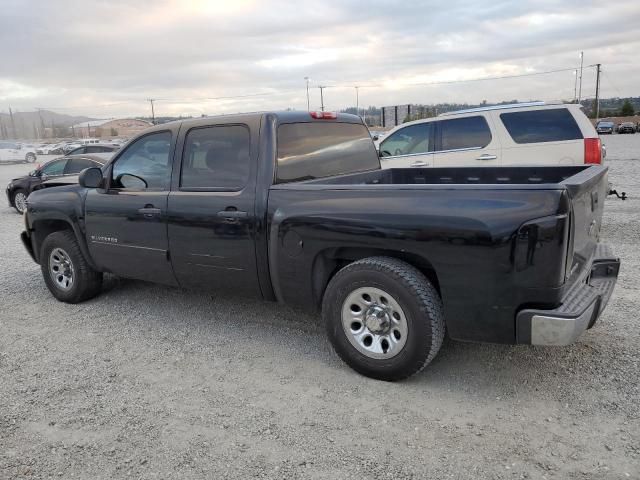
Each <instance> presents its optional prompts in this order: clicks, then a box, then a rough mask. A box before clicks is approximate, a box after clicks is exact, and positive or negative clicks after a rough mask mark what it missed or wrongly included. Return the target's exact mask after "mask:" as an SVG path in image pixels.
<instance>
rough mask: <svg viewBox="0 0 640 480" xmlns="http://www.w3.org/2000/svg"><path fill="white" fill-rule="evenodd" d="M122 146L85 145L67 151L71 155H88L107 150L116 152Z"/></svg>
mask: <svg viewBox="0 0 640 480" xmlns="http://www.w3.org/2000/svg"><path fill="white" fill-rule="evenodd" d="M119 149H120V147H119V146H116V145H104V144H102V145H83V146H82V147H78V148H74V149H73V150H71V151H70V152H68V153H67V156H69V155H86V154H88V153H89V154H90V153H107V152H115V151H116V150H119Z"/></svg>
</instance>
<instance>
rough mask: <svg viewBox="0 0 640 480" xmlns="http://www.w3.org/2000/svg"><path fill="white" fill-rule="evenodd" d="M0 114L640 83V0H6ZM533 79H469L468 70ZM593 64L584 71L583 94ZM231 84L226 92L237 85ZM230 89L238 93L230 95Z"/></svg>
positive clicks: (539, 92) (338, 104) (174, 109)
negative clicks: (598, 70)
mask: <svg viewBox="0 0 640 480" xmlns="http://www.w3.org/2000/svg"><path fill="white" fill-rule="evenodd" d="M0 10H1V13H0V111H7V110H8V107H9V106H11V107H12V108H13V109H14V110H16V109H17V110H33V109H35V108H37V107H41V108H48V109H52V110H55V111H58V112H60V113H72V114H86V115H90V116H94V117H100V118H108V117H114V116H124V115H144V114H148V111H149V103H148V102H147V101H146V99H148V98H156V99H158V100H157V102H156V114H157V115H162V114H190V115H199V114H202V113H204V114H216V113H227V112H238V111H251V110H264V109H280V108H287V107H292V108H296V109H305V108H306V102H307V100H306V91H305V80H304V77H305V76H308V77H309V78H310V79H311V80H310V91H311V107H312V108H318V107H319V106H320V95H319V89H318V88H317V87H318V86H319V85H326V86H328V87H329V88H327V89H325V90H324V93H325V95H324V96H325V106H326V108H327V109H338V108H343V107H347V106H354V105H355V101H356V100H355V97H356V90H355V88H354V86H356V85H357V86H360V87H361V88H360V89H359V94H360V105H361V106H362V105H394V104H402V103H426V104H430V103H438V102H474V103H477V102H480V101H482V100H487V101H490V102H492V101H501V100H510V99H514V98H517V99H519V100H527V99H541V100H555V99H562V98H564V99H571V98H573V95H574V85H575V83H574V78H575V77H574V71H573V70H572V69H573V68H576V67H577V66H579V63H580V60H579V52H580V51H581V50H583V51H584V55H585V56H584V61H585V66H587V65H591V64H595V63H602V65H603V71H604V75H603V79H602V95H603V96H604V97H612V96H637V95H640V3H639V2H638V0H631V1H626V0H616V1H608V2H605V1H599V2H588V1H572V0H566V1H563V2H545V1H543V2H526V1H520V2H508V1H505V2H500V1H495V0H494V1H489V2H480V1H472V2H469V1H458V0H448V1H439V2H433V1H421V2H419V1H410V0H404V1H389V0H369V1H355V0H342V1H313V2H305V1H303V0H298V1H290V2H287V1H270V0H263V1H251V0H224V1H219V0H209V1H207V0H191V1H189V0H164V1H161V0H153V1H147V0H126V1H125V0H83V1H78V0H69V1H66V0H40V1H37V0H0ZM564 69H568V70H565V71H557V72H556V73H551V74H540V75H534V76H528V77H516V78H504V79H493V80H479V81H472V82H459V83H447V82H458V81H461V80H469V79H483V78H494V77H509V76H517V75H521V74H526V73H540V72H547V71H556V70H564ZM594 85H595V70H594V69H593V68H585V70H584V80H583V96H584V97H589V96H593V91H594ZM224 97H227V98H224ZM228 97H233V98H228Z"/></svg>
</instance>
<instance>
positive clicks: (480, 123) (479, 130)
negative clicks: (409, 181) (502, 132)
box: [435, 115, 500, 167]
mask: <svg viewBox="0 0 640 480" xmlns="http://www.w3.org/2000/svg"><path fill="white" fill-rule="evenodd" d="M498 165H500V144H499V141H498V139H497V137H496V136H494V135H493V134H492V132H491V127H490V126H489V122H488V121H487V119H486V118H485V117H484V116H483V115H473V116H468V117H461V118H450V119H445V120H438V121H437V122H436V142H435V166H437V167H489V166H491V167H496V166H498Z"/></svg>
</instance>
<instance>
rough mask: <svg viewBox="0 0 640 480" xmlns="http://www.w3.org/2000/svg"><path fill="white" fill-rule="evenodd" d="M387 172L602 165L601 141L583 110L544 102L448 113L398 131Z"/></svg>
mask: <svg viewBox="0 0 640 480" xmlns="http://www.w3.org/2000/svg"><path fill="white" fill-rule="evenodd" d="M378 150H379V152H380V163H381V164H382V168H404V167H468V166H476V167H479V166H503V165H510V166H524V165H579V164H584V163H601V162H602V158H603V156H604V155H603V151H602V144H601V142H600V138H599V137H598V134H597V132H596V129H595V128H594V127H593V125H592V124H591V122H590V121H589V119H588V118H587V117H586V116H585V114H584V113H583V112H582V110H581V107H580V105H576V104H569V105H548V104H544V103H540V102H536V103H526V104H525V103H520V104H514V105H499V106H495V107H484V108H475V109H470V110H461V111H458V112H448V113H443V114H442V115H440V116H438V117H435V118H428V119H424V120H415V121H413V122H407V123H404V124H402V125H399V126H397V127H395V128H394V129H393V130H391V131H390V132H389V134H388V135H387V136H386V137H385V138H384V140H382V141H381V142H380V143H379V145H378Z"/></svg>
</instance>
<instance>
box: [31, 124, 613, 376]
mask: <svg viewBox="0 0 640 480" xmlns="http://www.w3.org/2000/svg"><path fill="white" fill-rule="evenodd" d="M606 189H607V168H606V167H603V166H567V167H521V168H513V167H508V168H500V167H497V168H448V169H447V168H434V169H420V168H413V169H389V170H380V164H379V160H378V156H377V154H376V151H375V149H374V146H373V143H372V141H371V138H370V136H369V133H368V131H367V129H366V127H365V126H364V125H363V124H362V122H361V120H360V119H359V118H358V117H356V116H350V115H343V114H339V115H336V114H330V113H326V112H318V113H315V112H311V113H307V112H281V113H255V114H245V115H230V116H221V117H210V118H202V119H197V120H185V121H180V122H176V123H170V124H166V125H160V126H156V127H153V128H151V129H149V130H147V131H145V132H144V133H143V134H141V135H140V136H139V137H138V138H137V139H135V140H133V141H131V142H130V143H129V144H128V145H127V147H126V148H124V149H123V150H122V151H120V152H118V153H117V154H116V155H115V156H114V158H113V159H112V160H111V161H110V162H109V163H107V165H106V166H105V167H103V168H102V169H99V168H90V169H86V170H84V171H83V172H82V173H81V174H80V179H79V185H72V186H63V187H56V188H51V189H46V190H42V191H37V192H34V193H33V194H32V195H31V196H30V197H29V199H28V202H27V203H28V205H27V213H26V215H25V223H26V230H25V232H23V233H22V241H23V243H24V245H25V247H26V248H27V250H28V251H29V253H30V254H31V256H32V257H33V259H34V260H35V261H36V262H37V263H39V264H40V266H41V269H42V274H43V276H44V281H45V282H46V284H47V286H48V288H49V290H50V291H51V293H52V294H53V295H54V296H55V297H56V298H57V299H59V300H61V301H64V302H70V303H75V302H80V301H83V300H87V299H89V298H91V297H94V296H95V295H97V294H98V293H99V291H100V288H101V281H102V273H103V272H111V273H114V274H117V275H120V276H123V277H128V278H134V279H140V280H148V281H151V282H159V283H164V284H167V285H175V286H180V287H188V288H200V289H209V290H214V291H216V292H224V291H226V292H231V293H232V294H236V295H249V296H255V297H259V298H263V299H265V300H277V301H280V302H283V303H287V304H291V305H296V306H300V307H304V308H307V309H311V310H315V311H318V310H320V311H321V312H322V316H323V318H324V322H325V325H326V330H327V334H328V336H329V338H330V340H331V342H332V344H333V346H334V348H335V350H336V351H337V353H338V354H339V355H340V357H341V358H342V359H343V360H344V361H345V362H346V363H348V364H349V365H350V366H351V367H353V368H354V369H355V370H357V371H358V372H361V373H363V374H365V375H368V376H371V377H375V378H380V379H385V380H397V379H402V378H406V377H408V376H410V375H412V374H413V373H415V372H418V371H419V370H420V369H422V368H423V367H424V366H425V365H426V364H428V363H429V362H430V361H431V359H432V358H433V357H434V356H435V355H436V353H437V352H438V349H439V348H440V345H441V343H442V340H443V337H444V335H445V328H446V330H447V331H448V334H449V336H450V337H452V338H453V339H458V340H469V341H482V342H498V343H511V344H513V343H523V344H536V345H566V344H569V343H571V342H573V341H574V340H576V338H578V336H579V335H580V334H581V333H582V332H584V331H585V330H586V329H588V328H590V327H592V326H593V324H594V323H595V321H596V320H597V318H598V316H599V315H600V314H601V313H602V311H603V309H604V308H605V305H606V303H607V301H608V299H609V297H610V295H611V293H612V290H613V287H614V285H615V282H616V278H617V275H618V270H619V263H620V262H619V260H618V259H617V258H616V257H615V256H613V254H612V252H611V251H610V249H609V248H608V247H606V246H604V245H602V244H599V243H598V236H599V229H600V225H601V219H602V213H603V207H604V201H605V197H606V193H607V192H606ZM214 321H215V320H214Z"/></svg>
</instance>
